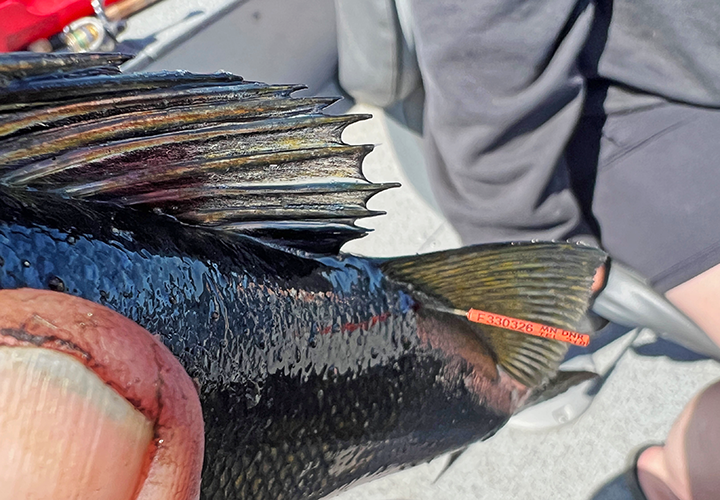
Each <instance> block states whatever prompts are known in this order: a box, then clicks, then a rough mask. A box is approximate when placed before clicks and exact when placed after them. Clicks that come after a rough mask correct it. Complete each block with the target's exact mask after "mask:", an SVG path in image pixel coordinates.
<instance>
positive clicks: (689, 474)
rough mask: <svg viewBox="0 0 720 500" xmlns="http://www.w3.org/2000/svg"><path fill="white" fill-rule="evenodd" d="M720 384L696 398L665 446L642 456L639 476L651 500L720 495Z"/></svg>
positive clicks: (687, 499) (706, 499) (707, 499)
mask: <svg viewBox="0 0 720 500" xmlns="http://www.w3.org/2000/svg"><path fill="white" fill-rule="evenodd" d="M719 415H720V382H716V383H715V384H713V385H711V386H710V387H708V388H707V389H705V390H704V391H703V392H701V393H700V394H698V395H697V396H695V398H693V400H692V401H690V403H689V404H688V405H687V406H686V407H685V409H684V410H683V412H682V413H681V414H680V416H679V417H678V419H677V421H676V422H675V424H674V425H673V427H672V429H671V430H670V433H669V434H668V437H667V441H666V442H665V445H664V446H654V447H652V448H648V449H647V450H645V452H644V453H642V454H641V455H640V457H639V458H638V463H637V469H638V470H637V474H638V480H639V483H640V486H641V488H642V489H643V492H644V493H645V495H646V496H647V498H648V500H675V499H679V500H714V499H717V498H718V495H719V494H720V418H719V417H718V416H719Z"/></svg>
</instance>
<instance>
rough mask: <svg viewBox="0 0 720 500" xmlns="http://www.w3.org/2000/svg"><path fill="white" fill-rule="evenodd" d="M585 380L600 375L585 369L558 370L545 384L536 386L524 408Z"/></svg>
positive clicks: (599, 378)
mask: <svg viewBox="0 0 720 500" xmlns="http://www.w3.org/2000/svg"><path fill="white" fill-rule="evenodd" d="M586 380H596V381H600V380H601V377H600V375H598V374H597V373H594V372H589V371H585V370H578V371H564V370H560V371H558V372H557V374H556V375H555V376H554V377H553V378H551V379H550V380H549V381H548V383H547V384H545V385H544V386H542V387H540V388H538V389H537V390H535V391H533V392H532V393H531V394H530V397H529V398H528V399H527V400H526V401H525V403H524V405H523V409H524V408H528V407H530V406H535V405H537V404H540V403H543V402H545V401H548V400H550V399H552V398H554V397H556V396H559V395H560V394H563V393H564V392H567V391H568V390H570V389H571V388H572V387H575V386H576V385H578V384H581V383H583V382H585V381H586Z"/></svg>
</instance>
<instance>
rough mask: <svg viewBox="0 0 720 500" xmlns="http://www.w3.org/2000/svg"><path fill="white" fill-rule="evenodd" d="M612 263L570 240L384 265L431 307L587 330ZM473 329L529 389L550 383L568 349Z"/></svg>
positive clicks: (496, 247) (481, 248)
mask: <svg viewBox="0 0 720 500" xmlns="http://www.w3.org/2000/svg"><path fill="white" fill-rule="evenodd" d="M606 258H607V256H606V254H605V253H604V252H603V251H601V250H599V249H597V248H592V247H588V246H582V245H575V244H570V243H507V244H491V245H478V246H472V247H465V248H460V249H457V250H449V251H444V252H437V253H432V254H426V255H418V256H413V257H403V258H399V259H392V260H388V261H386V262H384V263H383V264H382V267H383V270H384V271H385V272H386V273H387V274H388V276H389V277H391V278H392V279H394V280H396V281H399V282H403V283H405V284H407V285H409V286H410V287H411V289H412V290H413V291H414V292H415V293H416V295H417V297H416V298H417V300H418V302H419V303H420V304H421V305H424V306H426V307H428V308H431V309H432V308H434V307H436V306H442V307H443V308H453V309H460V310H464V311H467V310H469V309H471V308H475V309H481V310H484V311H489V312H493V313H496V314H502V315H505V316H510V317H513V318H518V319H522V320H526V321H535V322H538V323H543V324H546V325H549V326H552V327H557V328H564V329H568V330H581V329H582V326H583V318H584V315H585V313H586V312H587V310H588V304H589V301H590V298H591V295H592V291H591V289H592V285H593V277H594V276H595V272H596V271H597V269H598V268H599V267H600V266H601V265H602V264H603V263H604V262H605V260H606ZM461 320H462V321H467V320H465V319H461ZM473 327H474V328H475V329H476V331H477V332H478V334H479V335H481V336H482V337H483V339H484V340H485V341H486V342H487V343H488V344H489V345H490V346H491V347H492V350H493V352H494V353H495V355H496V357H497V361H498V364H499V365H500V366H502V367H503V369H504V370H505V371H507V372H508V373H509V374H510V375H512V376H513V377H514V378H515V379H516V380H518V381H520V382H522V383H524V384H526V385H528V386H537V385H541V384H542V383H544V382H546V381H548V380H549V379H550V378H551V377H552V376H553V375H554V374H555V371H556V370H557V367H558V366H559V364H560V362H561V360H562V358H563V356H564V355H565V353H566V352H567V344H563V343H561V342H558V341H555V340H549V339H545V338H540V337H534V336H530V335H527V334H524V333H518V332H514V331H510V330H505V329H501V328H496V327H491V326H484V325H475V324H473Z"/></svg>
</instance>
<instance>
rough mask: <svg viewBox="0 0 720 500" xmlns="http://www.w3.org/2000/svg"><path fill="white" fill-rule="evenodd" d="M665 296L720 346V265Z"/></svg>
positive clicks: (719, 222)
mask: <svg viewBox="0 0 720 500" xmlns="http://www.w3.org/2000/svg"><path fill="white" fill-rule="evenodd" d="M718 175H719V176H720V172H719V173H718ZM718 224H719V225H720V221H718ZM665 295H666V296H667V298H668V299H669V300H670V302H672V303H673V304H675V305H676V306H677V307H678V308H679V309H680V310H681V311H683V312H684V313H685V314H687V315H688V317H689V318H690V319H692V320H693V321H695V323H696V324H697V325H698V326H699V327H700V328H702V329H703V330H704V331H705V333H707V334H708V335H709V336H710V338H711V339H713V341H714V342H715V343H716V344H718V345H720V265H716V266H714V267H711V268H710V269H708V270H707V271H705V272H703V273H701V274H699V275H698V276H695V277H694V278H692V279H690V280H688V281H686V282H685V283H682V284H680V285H678V286H676V287H675V288H673V289H672V290H669V291H668V292H667V293H666V294H665Z"/></svg>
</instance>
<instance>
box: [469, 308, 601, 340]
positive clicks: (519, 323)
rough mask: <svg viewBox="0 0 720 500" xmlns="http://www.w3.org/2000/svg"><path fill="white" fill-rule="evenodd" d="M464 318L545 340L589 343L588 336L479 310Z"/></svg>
mask: <svg viewBox="0 0 720 500" xmlns="http://www.w3.org/2000/svg"><path fill="white" fill-rule="evenodd" d="M465 316H466V317H467V319H469V320H470V321H472V322H473V323H482V324H483V325H490V326H497V327H499V328H504V329H506V330H513V331H516V332H520V333H527V334H528V335H535V336H536V337H543V338H546V339H552V340H559V341H561V342H567V343H569V344H574V345H579V346H581V347H585V346H587V345H588V344H589V343H590V336H589V335H585V334H582V333H578V332H573V331H570V330H563V329H562V328H555V327H552V326H547V325H543V324H540V323H534V322H532V321H525V320H522V319H517V318H510V317H508V316H503V315H501V314H495V313H490V312H486V311H480V310H479V309H470V310H469V311H468V312H467V313H466V314H465Z"/></svg>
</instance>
